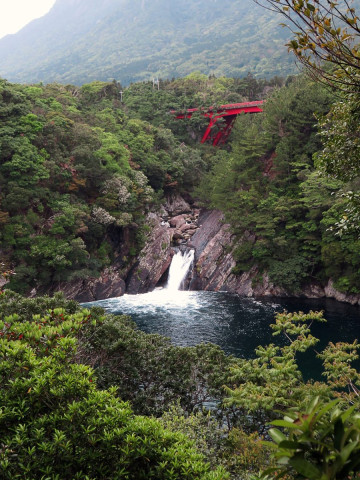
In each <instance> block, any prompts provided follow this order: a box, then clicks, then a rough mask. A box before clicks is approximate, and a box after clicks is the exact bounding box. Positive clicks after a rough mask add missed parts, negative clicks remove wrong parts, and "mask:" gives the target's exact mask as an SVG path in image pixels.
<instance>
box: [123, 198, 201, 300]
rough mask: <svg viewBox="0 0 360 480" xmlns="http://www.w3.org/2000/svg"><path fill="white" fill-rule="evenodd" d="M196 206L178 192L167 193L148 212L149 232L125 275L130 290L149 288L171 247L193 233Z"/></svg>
mask: <svg viewBox="0 0 360 480" xmlns="http://www.w3.org/2000/svg"><path fill="white" fill-rule="evenodd" d="M198 216H199V210H196V209H195V210H193V209H191V207H190V205H189V204H188V203H187V202H186V201H185V200H184V199H183V198H181V197H179V196H175V195H173V196H171V197H170V198H169V199H168V200H167V202H166V203H165V205H164V206H163V207H162V208H161V209H160V211H159V212H158V213H150V214H149V215H148V218H147V224H148V226H149V228H150V233H149V236H148V238H147V241H146V245H145V247H144V248H143V249H142V251H141V252H140V254H139V259H138V261H137V262H136V264H135V265H134V266H133V268H132V269H131V271H130V273H129V275H128V276H127V279H126V285H127V288H126V291H127V293H130V294H136V293H145V292H148V291H151V290H153V289H154V288H155V287H156V285H158V283H159V282H160V281H161V279H162V278H163V276H164V274H166V272H167V271H168V269H169V266H170V263H171V259H172V256H173V254H174V249H173V247H175V246H178V245H183V244H186V243H187V242H188V241H189V239H190V238H191V237H192V236H193V235H194V233H195V232H196V230H197V229H198V226H197V219H198Z"/></svg>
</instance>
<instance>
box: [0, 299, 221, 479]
mask: <svg viewBox="0 0 360 480" xmlns="http://www.w3.org/2000/svg"><path fill="white" fill-rule="evenodd" d="M8 296H9V302H7V297H8ZM14 299H15V296H14V295H13V294H10V295H9V294H8V293H2V295H1V296H0V305H1V307H2V309H1V311H0V376H1V378H2V388H1V390H0V438H1V448H0V469H1V478H2V479H4V480H15V479H22V480H30V479H31V480H37V479H39V480H40V479H51V480H56V479H62V480H72V479H79V480H80V479H81V480H83V479H88V480H98V479H99V480H100V479H104V480H105V479H106V480H111V479H114V480H115V479H116V480H119V479H122V478H123V479H127V480H131V479H133V480H140V479H152V478H153V479H157V480H161V479H163V480H170V479H174V480H175V479H180V478H181V479H189V480H190V479H191V480H193V479H202V480H217V479H218V480H220V479H221V480H223V479H226V478H228V476H227V474H226V473H225V472H224V471H223V470H222V469H217V470H214V471H211V470H210V466H209V465H208V464H206V463H204V460H203V457H202V455H201V454H199V453H197V451H196V450H195V449H194V448H193V445H192V443H191V442H190V440H188V439H187V438H186V437H185V436H184V435H181V434H177V433H172V432H170V431H167V430H166V429H164V428H163V427H162V426H161V425H160V423H159V422H158V421H157V420H155V419H151V418H144V417H139V416H135V415H134V414H133V413H132V411H131V408H130V407H129V405H128V404H127V403H125V402H123V401H121V400H119V399H118V397H117V395H116V390H117V389H116V388H115V387H114V388H112V389H110V390H106V391H99V390H97V387H96V378H95V376H94V370H93V369H92V368H91V367H89V366H85V365H82V364H77V363H75V357H76V350H77V340H76V335H77V334H78V332H79V331H80V330H81V329H82V328H83V327H84V325H88V324H91V325H92V326H93V327H95V326H96V325H97V324H101V322H103V321H104V319H103V318H102V317H101V315H99V311H95V312H94V315H92V314H91V313H90V312H89V311H88V310H80V309H77V311H75V312H72V313H68V311H67V310H71V309H72V307H73V304H72V303H71V302H70V303H68V304H66V305H65V307H66V308H54V309H51V308H50V309H48V310H47V311H46V309H45V308H44V309H43V311H42V312H41V313H36V314H32V312H33V311H39V310H41V309H42V307H44V306H46V305H49V304H51V303H55V302H56V299H55V300H54V299H47V298H45V299H37V300H26V301H24V302H21V301H20V304H21V308H20V314H17V313H11V314H10V315H4V311H6V310H8V311H11V310H14V309H15V302H14ZM60 303H61V302H60ZM7 304H8V305H7Z"/></svg>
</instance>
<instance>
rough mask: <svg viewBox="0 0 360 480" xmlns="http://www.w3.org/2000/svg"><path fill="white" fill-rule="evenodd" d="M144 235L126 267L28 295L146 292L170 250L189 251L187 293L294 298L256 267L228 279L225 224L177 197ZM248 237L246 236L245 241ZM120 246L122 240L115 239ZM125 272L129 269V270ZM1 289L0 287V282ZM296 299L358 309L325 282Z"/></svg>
mask: <svg viewBox="0 0 360 480" xmlns="http://www.w3.org/2000/svg"><path fill="white" fill-rule="evenodd" d="M147 224H148V226H149V234H148V238H147V241H146V244H145V246H144V248H143V249H142V251H141V252H140V254H139V255H138V258H137V260H136V262H135V263H133V264H132V266H131V268H130V267H126V269H124V268H123V269H122V268H121V267H122V265H121V262H120V263H119V264H118V265H116V264H115V265H113V266H112V267H110V268H107V269H105V270H104V271H103V273H102V275H101V276H100V278H96V279H94V278H92V279H91V278H90V279H86V280H75V281H73V282H68V283H60V284H58V285H57V286H56V287H55V288H53V289H50V290H49V289H48V290H47V291H43V292H40V291H38V292H36V291H33V292H32V295H33V296H35V295H37V294H43V293H50V294H51V293H54V292H55V291H59V290H61V291H63V292H64V294H65V296H66V297H67V298H69V299H75V300H77V301H80V302H88V301H95V300H103V299H106V298H110V297H118V296H121V295H123V294H124V293H125V292H126V293H129V294H137V293H146V292H148V291H151V290H153V289H154V288H155V287H156V286H157V285H158V284H159V282H161V283H163V282H165V281H166V276H167V272H168V269H169V266H170V264H171V260H172V257H173V255H174V251H175V248H174V247H177V246H179V247H180V248H193V249H194V250H195V258H194V268H193V272H192V274H191V275H189V278H188V280H187V284H188V288H189V289H190V290H210V291H220V290H221V291H228V292H232V293H237V294H239V295H242V296H248V297H253V296H258V297H261V296H274V297H288V296H294V294H292V293H289V292H287V291H286V290H285V289H283V288H281V287H279V286H276V285H274V284H272V283H271V282H270V280H269V277H268V275H266V273H265V274H264V273H260V272H259V271H258V269H257V268H256V267H253V268H252V269H251V270H250V271H248V272H245V273H243V274H241V275H234V274H233V271H234V267H235V266H236V262H235V260H234V258H233V256H232V251H233V249H234V245H233V238H232V234H231V230H230V226H229V225H227V224H226V223H224V219H223V215H222V213H221V212H219V211H216V210H211V211H208V210H201V211H200V210H198V209H196V208H191V207H190V205H189V204H188V203H187V202H186V201H185V200H184V199H183V198H181V197H179V196H176V195H173V196H171V197H170V198H168V200H167V202H166V203H165V205H163V206H162V207H161V209H160V210H159V212H158V213H150V214H149V215H148V217H147ZM250 238H251V237H250V235H249V237H248V238H247V240H248V239H250ZM119 241H120V243H121V244H124V245H125V246H126V244H127V241H126V237H124V238H122V239H120V240H119ZM129 268H130V270H129ZM0 286H1V284H0ZM299 296H304V297H306V298H322V297H327V298H334V299H336V300H338V301H341V302H348V303H351V304H352V305H357V304H358V305H360V295H346V294H344V293H341V292H339V291H337V290H336V289H335V288H334V284H333V282H332V281H331V280H330V281H329V282H328V284H327V285H326V286H322V285H319V284H310V285H307V286H306V287H305V288H304V289H303V291H302V293H301V294H300V295H299Z"/></svg>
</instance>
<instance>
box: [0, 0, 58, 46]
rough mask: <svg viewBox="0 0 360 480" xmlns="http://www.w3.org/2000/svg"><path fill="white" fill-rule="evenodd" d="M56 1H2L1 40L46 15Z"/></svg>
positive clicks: (0, 16)
mask: <svg viewBox="0 0 360 480" xmlns="http://www.w3.org/2000/svg"><path fill="white" fill-rule="evenodd" d="M54 3H55V0H0V38H2V37H4V36H5V35H7V34H8V33H16V32H18V31H19V30H20V29H21V28H22V27H24V26H25V25H26V24H28V23H29V22H31V20H33V19H34V18H39V17H42V16H43V15H45V13H47V12H48V11H49V10H50V8H51V7H52V6H53V5H54Z"/></svg>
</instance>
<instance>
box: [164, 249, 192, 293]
mask: <svg viewBox="0 0 360 480" xmlns="http://www.w3.org/2000/svg"><path fill="white" fill-rule="evenodd" d="M194 255H195V251H194V250H187V251H186V252H184V253H183V252H181V251H180V250H179V251H178V252H177V253H176V254H175V255H174V256H173V258H172V261H171V265H170V269H169V278H168V282H167V284H166V287H165V289H166V290H171V291H176V290H180V289H181V287H182V283H183V281H184V280H185V279H186V276H187V274H188V273H189V270H190V268H191V266H192V264H193V261H194Z"/></svg>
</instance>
